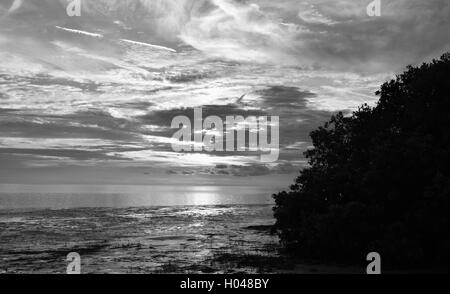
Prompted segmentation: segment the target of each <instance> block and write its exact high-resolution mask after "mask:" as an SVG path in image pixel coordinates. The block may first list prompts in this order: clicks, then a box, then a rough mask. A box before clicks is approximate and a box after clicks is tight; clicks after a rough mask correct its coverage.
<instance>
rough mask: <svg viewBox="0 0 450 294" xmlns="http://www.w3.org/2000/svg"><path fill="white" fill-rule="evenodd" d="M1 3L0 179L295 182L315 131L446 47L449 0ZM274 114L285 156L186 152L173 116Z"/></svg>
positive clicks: (1, 0) (44, 181)
mask: <svg viewBox="0 0 450 294" xmlns="http://www.w3.org/2000/svg"><path fill="white" fill-rule="evenodd" d="M69 2H70V1H66V0H0V163H1V164H0V184H2V183H3V184H5V183H13V184H55V185H56V184H148V185H152V184H167V185H224V186H248V185H255V186H267V187H271V188H278V187H286V188H287V185H289V184H290V183H291V182H292V180H293V179H294V178H295V176H296V175H297V174H298V171H299V170H300V169H302V168H304V167H305V166H307V161H306V159H305V158H304V157H303V155H302V154H303V152H304V151H305V150H307V148H311V142H310V138H309V133H310V132H311V131H312V130H314V129H315V128H317V127H318V126H320V125H322V124H323V123H324V122H326V121H327V120H329V118H330V117H331V115H332V114H334V113H336V112H339V111H342V112H344V113H346V114H349V113H351V111H353V110H355V109H357V107H358V106H360V105H361V104H363V103H368V104H370V105H374V103H376V101H377V96H375V94H374V93H375V91H376V90H377V89H378V88H379V86H380V85H381V84H382V83H383V82H385V81H387V80H389V79H391V78H393V77H394V76H395V74H397V73H400V72H402V71H403V70H404V69H405V67H406V66H407V65H409V64H412V65H416V64H420V63H422V62H425V61H430V60H431V59H432V58H437V57H439V56H440V55H441V54H442V53H444V52H446V51H449V50H450V36H449V29H450V18H449V17H448V16H449V15H450V2H448V1H445V0H429V1H419V0H390V1H388V0H381V16H375V17H371V16H368V15H367V13H366V7H367V5H368V4H369V3H370V2H371V1H366V0H356V1H355V0H333V1H331V0H311V1H300V0H280V1H269V0H255V1H247V0H81V15H80V16H73V17H70V16H68V15H67V13H66V6H67V4H68V3H69ZM194 107H202V109H203V116H204V117H206V116H209V115H217V116H219V117H221V118H225V116H227V115H243V116H250V115H256V116H260V115H264V116H279V118H280V122H279V130H280V146H279V152H280V156H279V159H278V161H276V162H273V163H262V162H260V161H259V160H258V157H257V156H255V154H250V153H246V152H213V153H208V152H200V153H177V152H174V151H173V149H172V147H171V143H172V142H173V139H172V135H173V134H174V132H175V131H176V130H174V129H172V128H171V121H172V119H173V118H174V117H175V116H177V115H186V116H188V117H190V118H191V117H192V115H193V108H194Z"/></svg>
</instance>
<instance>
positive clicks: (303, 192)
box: [274, 53, 450, 266]
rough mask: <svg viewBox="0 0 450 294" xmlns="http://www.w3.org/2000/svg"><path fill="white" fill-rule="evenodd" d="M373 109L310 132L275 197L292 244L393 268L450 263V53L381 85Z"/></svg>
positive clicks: (312, 254) (282, 230)
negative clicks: (294, 172) (294, 171)
mask: <svg viewBox="0 0 450 294" xmlns="http://www.w3.org/2000/svg"><path fill="white" fill-rule="evenodd" d="M377 95H379V97H380V99H379V101H378V103H377V105H376V106H375V107H369V106H368V105H363V106H361V107H360V108H359V109H358V110H357V111H355V112H354V113H353V114H352V115H351V116H349V117H345V116H344V115H343V114H342V113H339V114H337V115H335V116H333V117H332V118H331V120H330V121H329V122H328V123H326V124H325V125H324V126H323V127H320V128H319V129H317V130H315V131H313V132H312V133H311V138H312V142H313V145H314V148H313V149H310V150H308V151H307V152H306V153H305V156H306V157H307V158H308V160H309V163H310V167H308V168H306V169H304V170H303V171H301V172H300V176H299V177H298V178H297V179H296V180H295V183H294V184H293V185H292V186H291V188H290V190H289V191H287V192H286V191H283V192H280V193H278V194H276V195H274V198H275V202H276V206H275V208H274V213H275V218H276V220H277V222H276V226H275V228H276V230H277V232H278V233H279V236H280V238H281V241H282V243H283V244H284V245H285V246H286V248H287V249H288V250H291V251H293V252H296V253H297V254H299V255H300V256H303V257H308V258H316V259H322V260H324V261H338V262H340V261H347V262H358V261H361V260H364V259H365V255H366V254H367V253H369V252H371V251H376V252H379V253H380V254H381V256H382V258H383V260H384V263H385V264H386V263H387V264H390V265H404V266H408V265H415V266H418V265H423V266H429V265H433V266H437V265H445V264H448V263H449V262H450V230H449V228H450V53H446V54H444V55H443V56H442V57H441V58H440V59H439V60H433V61H432V62H431V63H427V64H423V65H421V66H419V67H412V66H409V67H408V68H407V71H406V72H404V73H403V74H401V75H398V76H397V77H396V79H394V80H391V81H389V82H387V83H385V84H383V85H382V86H381V89H380V90H379V91H378V92H377Z"/></svg>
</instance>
